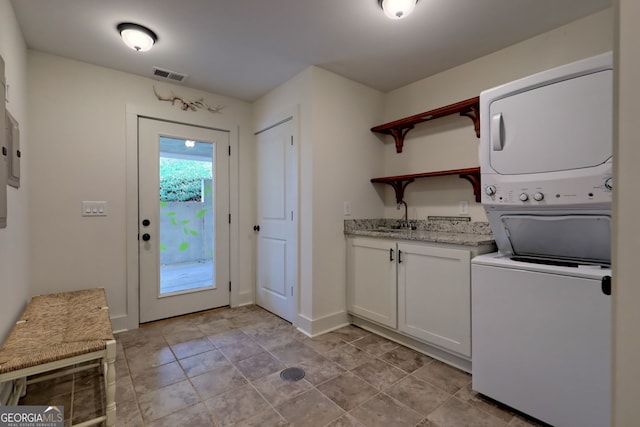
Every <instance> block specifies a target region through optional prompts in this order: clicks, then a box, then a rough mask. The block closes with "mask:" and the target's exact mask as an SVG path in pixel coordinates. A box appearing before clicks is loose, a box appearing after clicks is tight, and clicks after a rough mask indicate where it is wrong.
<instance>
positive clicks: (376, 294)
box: [347, 237, 397, 328]
mask: <svg viewBox="0 0 640 427" xmlns="http://www.w3.org/2000/svg"><path fill="white" fill-rule="evenodd" d="M348 242H349V243H348V249H347V250H348V255H347V259H348V261H347V282H348V286H347V289H348V293H347V304H348V310H349V311H350V312H352V313H353V314H357V315H359V316H362V317H365V318H367V319H369V320H373V321H374V322H378V323H380V324H382V325H385V326H389V327H392V328H395V327H396V325H397V318H396V310H397V304H396V272H397V264H396V242H393V241H391V240H386V239H367V238H360V237H356V238H351V239H349V240H348Z"/></svg>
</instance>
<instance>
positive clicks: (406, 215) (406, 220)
mask: <svg viewBox="0 0 640 427" xmlns="http://www.w3.org/2000/svg"><path fill="white" fill-rule="evenodd" d="M402 205H404V221H402V223H401V224H400V227H409V208H407V202H405V201H404V200H402V201H401V202H399V203H398V205H397V206H396V209H397V210H400V207H401V206H402Z"/></svg>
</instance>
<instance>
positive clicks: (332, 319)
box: [296, 311, 351, 338]
mask: <svg viewBox="0 0 640 427" xmlns="http://www.w3.org/2000/svg"><path fill="white" fill-rule="evenodd" d="M350 323H351V322H350V320H349V315H348V314H347V312H346V311H339V312H337V313H332V314H327V315H326V316H322V317H319V318H317V319H310V318H308V317H307V316H305V315H303V314H298V317H297V321H296V328H298V330H299V331H300V332H302V333H303V334H305V335H307V336H308V337H311V338H313V337H317V336H318V335H322V334H325V333H327V332H331V331H334V330H336V329H340V328H342V327H343V326H347V325H349V324H350Z"/></svg>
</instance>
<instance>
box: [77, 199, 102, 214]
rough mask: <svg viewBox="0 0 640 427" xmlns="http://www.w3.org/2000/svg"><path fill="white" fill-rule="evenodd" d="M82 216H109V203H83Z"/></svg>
mask: <svg viewBox="0 0 640 427" xmlns="http://www.w3.org/2000/svg"><path fill="white" fill-rule="evenodd" d="M82 216H107V202H103V201H100V202H92V201H83V202H82Z"/></svg>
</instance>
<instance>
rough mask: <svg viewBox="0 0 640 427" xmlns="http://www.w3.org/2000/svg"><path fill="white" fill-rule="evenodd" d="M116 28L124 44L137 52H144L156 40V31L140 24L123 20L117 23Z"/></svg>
mask: <svg viewBox="0 0 640 427" xmlns="http://www.w3.org/2000/svg"><path fill="white" fill-rule="evenodd" d="M116 28H117V29H118V33H120V37H122V41H124V44H126V45H127V46H129V47H130V48H131V49H133V50H135V51H138V52H146V51H147V50H149V49H151V48H152V47H153V45H154V43H155V42H157V41H158V36H156V33H154V32H153V31H151V30H150V29H148V28H147V27H143V26H142V25H138V24H133V23H131V22H123V23H121V24H118V26H117V27H116Z"/></svg>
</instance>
